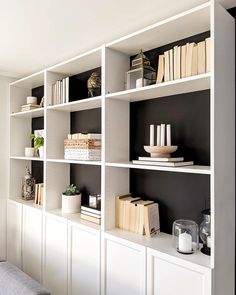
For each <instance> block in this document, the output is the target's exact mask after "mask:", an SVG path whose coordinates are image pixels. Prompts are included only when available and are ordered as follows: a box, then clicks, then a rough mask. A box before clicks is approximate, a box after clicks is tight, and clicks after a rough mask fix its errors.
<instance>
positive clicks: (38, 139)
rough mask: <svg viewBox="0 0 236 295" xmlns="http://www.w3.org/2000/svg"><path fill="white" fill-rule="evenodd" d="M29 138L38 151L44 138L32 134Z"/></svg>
mask: <svg viewBox="0 0 236 295" xmlns="http://www.w3.org/2000/svg"><path fill="white" fill-rule="evenodd" d="M30 138H31V139H33V140H34V147H35V148H36V149H39V148H40V147H41V146H43V145H44V138H43V137H42V136H35V135H34V134H31V135H30Z"/></svg>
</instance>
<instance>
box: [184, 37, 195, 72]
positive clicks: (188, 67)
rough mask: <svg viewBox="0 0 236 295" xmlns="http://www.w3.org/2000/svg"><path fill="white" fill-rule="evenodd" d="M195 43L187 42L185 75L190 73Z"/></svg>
mask: <svg viewBox="0 0 236 295" xmlns="http://www.w3.org/2000/svg"><path fill="white" fill-rule="evenodd" d="M194 45H195V43H187V49H186V77H190V76H191V75H192V62H193V47H194Z"/></svg>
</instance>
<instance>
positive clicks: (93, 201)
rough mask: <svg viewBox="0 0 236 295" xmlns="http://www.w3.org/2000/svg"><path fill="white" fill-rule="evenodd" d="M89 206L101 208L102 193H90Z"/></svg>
mask: <svg viewBox="0 0 236 295" xmlns="http://www.w3.org/2000/svg"><path fill="white" fill-rule="evenodd" d="M89 207H91V208H95V209H100V208H101V195H100V194H96V195H89Z"/></svg>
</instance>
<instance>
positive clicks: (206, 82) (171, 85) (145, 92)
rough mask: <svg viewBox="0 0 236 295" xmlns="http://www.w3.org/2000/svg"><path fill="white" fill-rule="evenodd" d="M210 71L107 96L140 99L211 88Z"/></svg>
mask: <svg viewBox="0 0 236 295" xmlns="http://www.w3.org/2000/svg"><path fill="white" fill-rule="evenodd" d="M210 77H211V74H210V73H206V74H202V75H197V76H192V77H187V78H183V79H178V80H174V81H169V82H163V83H160V84H154V85H150V86H145V87H141V88H135V89H130V90H124V91H119V92H116V93H111V94H107V95H106V98H113V99H120V100H126V101H130V102H132V101H140V100H146V99H151V98H158V97H165V96H170V95H177V94H182V93H189V92H195V91H200V90H206V89H210V80H211V79H210Z"/></svg>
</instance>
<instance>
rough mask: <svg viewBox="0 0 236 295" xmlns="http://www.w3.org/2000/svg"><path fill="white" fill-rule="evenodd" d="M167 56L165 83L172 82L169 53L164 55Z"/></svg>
mask: <svg viewBox="0 0 236 295" xmlns="http://www.w3.org/2000/svg"><path fill="white" fill-rule="evenodd" d="M164 56H165V64H164V66H165V74H164V81H165V82H168V81H169V80H170V58H169V51H166V52H165V53H164Z"/></svg>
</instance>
